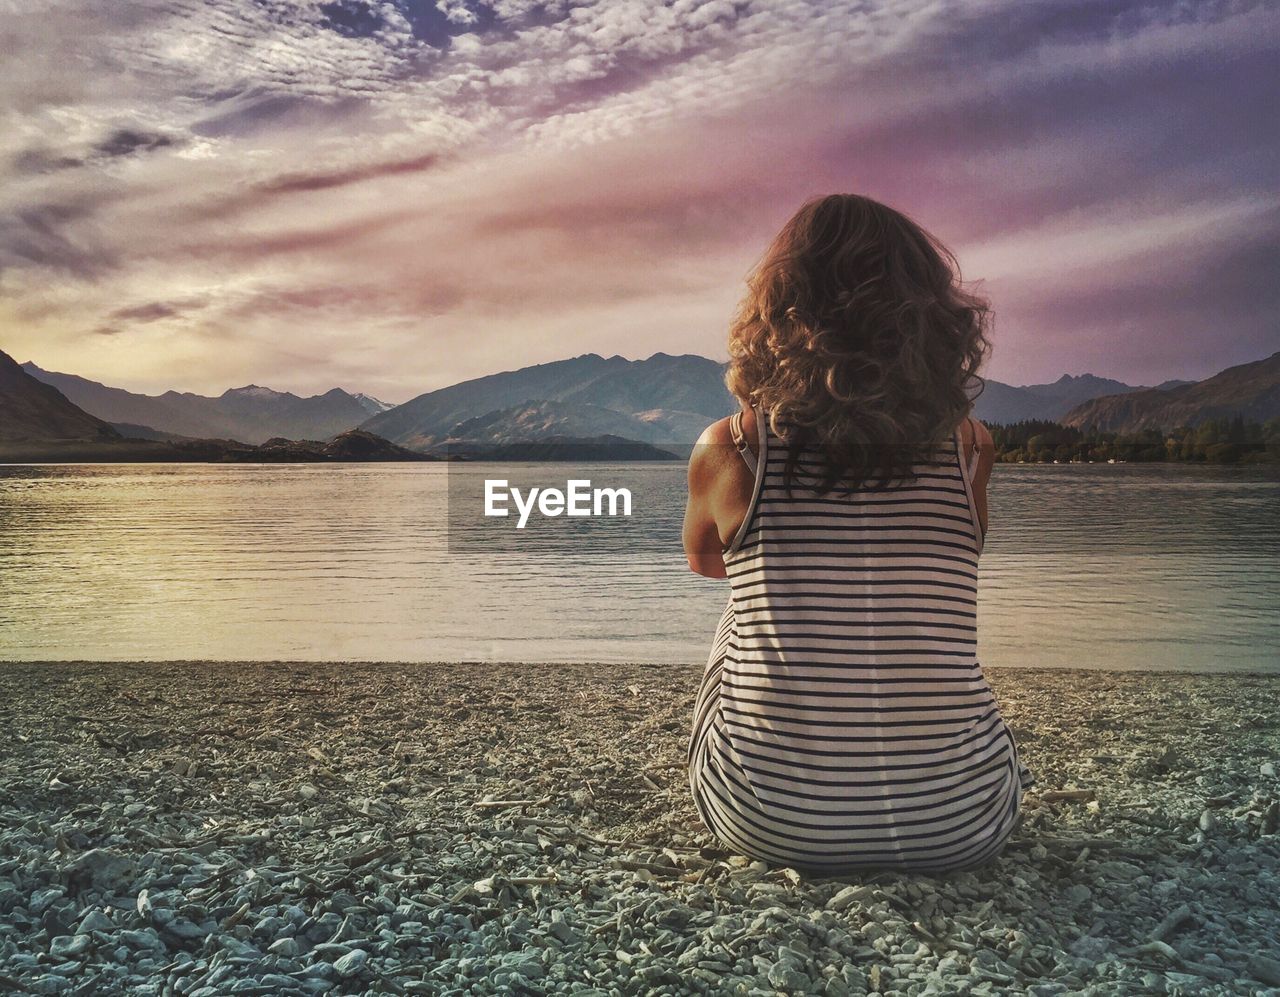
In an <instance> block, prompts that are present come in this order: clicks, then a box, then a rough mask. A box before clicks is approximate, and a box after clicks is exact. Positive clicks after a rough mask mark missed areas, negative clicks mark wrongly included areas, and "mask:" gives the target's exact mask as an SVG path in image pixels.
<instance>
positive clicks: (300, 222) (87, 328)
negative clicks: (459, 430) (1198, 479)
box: [0, 0, 1280, 401]
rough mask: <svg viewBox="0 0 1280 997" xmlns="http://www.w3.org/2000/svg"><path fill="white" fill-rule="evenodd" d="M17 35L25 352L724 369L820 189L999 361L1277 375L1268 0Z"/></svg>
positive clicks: (54, 6)
mask: <svg viewBox="0 0 1280 997" xmlns="http://www.w3.org/2000/svg"><path fill="white" fill-rule="evenodd" d="M20 6H21V7H22V8H25V9H27V10H29V11H30V13H21V12H15V11H14V9H13V7H12V6H11V7H7V8H6V9H5V10H4V11H3V12H0V39H2V40H3V51H4V52H5V59H4V60H3V61H0V96H2V98H3V99H2V100H0V108H3V110H0V117H2V118H3V128H2V129H0V171H2V173H0V181H2V182H0V202H3V207H2V208H0V349H3V350H5V351H6V352H9V353H11V354H12V355H14V356H15V358H16V359H18V360H20V361H22V360H28V359H30V360H35V361H36V362H37V363H38V364H40V365H41V366H43V367H47V368H51V369H56V370H66V371H71V372H74V373H81V374H84V375H86V376H90V377H93V378H95V379H97V380H102V381H105V382H107V383H110V384H117V385H121V386H124V387H129V388H132V389H135V390H142V391H162V390H164V389H167V388H178V389H181V390H192V391H202V392H220V391H221V390H223V389H224V388H227V387H231V386H234V385H240V384H244V383H247V382H250V381H253V382H256V383H259V384H266V385H270V386H272V387H275V388H279V389H290V390H294V391H298V392H303V393H311V392H315V391H322V390H325V389H327V388H329V387H332V386H333V385H341V386H343V387H347V388H350V389H352V390H363V391H368V392H370V393H372V394H375V395H378V396H380V397H384V398H386V399H388V400H391V401H402V400H404V399H406V398H408V397H410V396H412V395H414V394H417V393H418V392H420V391H423V390H428V389H430V388H434V387H439V386H442V385H445V384H449V383H452V382H454V381H457V380H460V379H463V378H466V377H473V376H477V375H480V374H485V373H489V372H491V371H494V370H500V369H508V368H512V367H517V366H522V365H524V364H528V363H539V362H543V361H547V360H554V359H560V358H563V357H566V356H573V355H576V354H580V353H586V352H598V353H604V354H611V353H621V354H623V355H624V356H629V357H640V356H648V355H649V354H650V353H653V352H655V351H657V350H664V351H666V352H669V353H681V352H691V353H703V354H706V355H708V356H712V357H717V358H723V356H724V336H725V328H726V324H727V320H728V318H729V315H730V313H731V311H732V308H733V305H734V303H735V302H736V300H737V299H738V297H739V295H740V293H741V289H742V279H743V276H744V275H745V273H746V272H747V270H748V269H749V268H750V267H751V265H752V263H753V262H754V261H755V260H756V259H757V257H758V256H759V254H760V252H761V251H762V249H763V248H764V246H765V244H766V243H767V241H768V240H769V238H771V236H772V235H773V234H774V232H775V231H776V230H777V229H778V227H779V226H780V225H781V224H782V223H783V222H784V221H785V220H786V219H787V217H788V216H789V215H790V214H791V213H792V212H793V211H794V210H795V209H796V208H797V207H798V206H799V204H800V203H801V202H802V201H803V200H804V199H805V198H807V197H809V196H812V195H815V194H821V193H828V192H831V191H837V190H843V191H858V192H862V193H867V194H870V195H871V196H873V197H878V198H880V199H882V200H885V201H887V202H888V203H890V204H893V205H894V206H896V207H899V208H901V209H902V210H905V211H906V212H908V213H909V214H911V215H913V216H914V217H915V218H916V219H917V220H919V221H920V222H921V223H923V224H924V225H925V226H926V227H927V228H930V229H931V230H933V231H934V232H935V233H936V234H937V235H938V236H940V237H941V238H942V239H943V240H944V241H945V242H947V243H948V244H950V245H951V246H952V248H953V249H954V250H955V252H956V253H957V255H958V256H959V258H960V262H961V265H962V267H963V269H964V273H965V276H966V278H968V279H971V280H981V281H983V282H984V284H985V288H986V291H987V293H988V294H989V295H990V296H991V297H992V299H993V301H994V304H995V308H996V334H995V350H994V354H993V357H992V362H991V364H990V366H989V368H988V369H987V371H986V373H987V375H988V376H989V377H992V378H995V379H997V380H1001V381H1006V382H1009V383H1013V384H1024V383H1031V382H1038V381H1046V380H1054V379H1056V378H1057V377H1058V376H1059V375H1061V374H1063V373H1073V374H1079V373H1083V372H1086V371H1090V372H1093V373H1096V374H1100V375H1105V376H1111V377H1117V378H1120V379H1122V380H1125V381H1128V382H1129V383H1133V384H1154V383H1157V382H1159V381H1162V380H1165V379H1167V378H1175V377H1177V378H1199V377H1204V376H1207V375H1208V374H1211V373H1213V372H1215V371H1217V370H1220V369H1222V368H1223V367H1226V366H1230V365H1232V364H1235V363H1241V362H1244V361H1248V360H1253V359H1257V358H1259V357H1262V356H1266V355H1268V354H1270V353H1272V352H1274V351H1275V350H1276V349H1280V323H1278V322H1277V318H1276V316H1277V312H1278V311H1280V307H1278V306H1280V281H1278V280H1277V271H1278V270H1280V267H1278V266H1277V261H1278V259H1280V257H1278V253H1277V250H1278V249H1280V197H1278V196H1277V171H1278V164H1277V152H1278V151H1280V125H1278V122H1280V115H1277V114H1276V113H1275V101H1274V90H1275V81H1276V79H1277V78H1278V77H1280V58H1278V56H1277V53H1278V52H1280V11H1277V8H1276V6H1275V5H1274V4H1249V3H1239V4H1227V3H1224V4H1218V3H1198V4H1168V5H1160V4H1154V5H1153V4H1147V3H1143V4H1132V5H1130V4H1126V3H1124V2H1106V3H1077V2H1071V3H1054V2H1034V3H1029V2H1026V0H992V2H968V3H946V2H943V3H922V2H918V0H909V2H906V0H904V2H896V3H895V2H881V0H872V2H870V3H850V4H845V3H820V2H811V3H810V2H800V0H779V2H775V3H754V2H728V0H709V2H698V0H672V2H669V3H665V4H658V3H656V2H647V0H646V2H636V3H633V2H629V0H607V2H603V3H599V4H595V5H591V4H584V5H572V4H566V3H547V4H544V3H532V2H528V0H497V2H494V3H491V4H480V3H475V2H471V0H465V2H464V0H441V2H440V3H439V4H438V5H437V4H435V3H431V2H421V0H339V2H333V3H288V4H285V3H276V2H272V0H257V2H251V0H213V2H206V3H177V2H165V3H151V4H142V3H139V4H130V3H125V2H120V3H114V2H113V3H110V4H107V3H101V2H94V0H65V2H51V3H49V4H39V5H36V4H31V5H20Z"/></svg>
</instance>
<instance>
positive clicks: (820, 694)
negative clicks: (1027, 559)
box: [689, 411, 1035, 871]
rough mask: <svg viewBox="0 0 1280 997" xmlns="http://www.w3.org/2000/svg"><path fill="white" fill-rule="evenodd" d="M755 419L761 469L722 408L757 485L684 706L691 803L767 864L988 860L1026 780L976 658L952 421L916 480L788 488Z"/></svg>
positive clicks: (934, 867) (781, 455) (970, 559)
mask: <svg viewBox="0 0 1280 997" xmlns="http://www.w3.org/2000/svg"><path fill="white" fill-rule="evenodd" d="M756 423H757V425H758V427H759V438H760V458H761V459H760V460H759V462H758V464H757V462H756V460H755V458H754V457H753V455H752V454H751V451H750V449H749V448H748V447H747V446H746V443H745V441H744V440H743V439H742V436H741V429H740V423H739V422H738V421H737V419H736V418H735V421H734V436H735V439H736V440H737V441H738V449H739V450H740V451H741V452H742V454H743V457H744V459H746V460H747V463H748V466H751V467H753V468H754V470H755V493H754V496H753V498H752V504H751V507H750V508H749V509H748V512H747V515H746V518H745V519H744V521H743V523H742V527H741V528H740V529H739V531H738V535H737V536H736V537H735V538H734V540H733V543H732V544H731V545H730V546H729V548H728V550H727V551H726V552H725V555H724V562H725V567H726V568H727V570H728V576H729V583H730V587H731V597H730V600H729V605H728V607H727V608H726V609H725V613H724V616H723V618H722V619H721V621H720V626H719V628H718V630H717V632H716V637H715V642H714V646H713V648H712V652H711V656H710V659H709V661H708V663H707V668H706V672H705V675H704V676H703V681H702V685H701V688H700V690H699V693H698V697H697V705H696V707H695V711H694V725H693V734H692V736H691V738H690V742H689V780H690V785H691V788H692V790H693V799H694V803H695V806H696V807H697V810H698V813H699V815H700V816H701V818H702V820H703V822H704V823H705V824H706V826H707V827H708V829H709V830H711V831H712V832H713V833H714V834H715V835H716V836H717V837H718V838H720V839H721V841H723V842H724V843H725V844H726V845H728V846H729V847H731V848H733V849H734V850H735V851H739V852H741V853H743V854H745V855H749V856H753V857H755V858H759V859H763V860H765V861H766V862H769V863H772V864H775V865H789V866H794V867H796V868H802V869H809V870H815V871H837V870H846V869H848V870H853V869H859V868H894V869H918V870H930V871H942V870H950V869H962V868H971V867H974V866H977V865H981V864H983V863H984V862H986V861H988V860H990V859H991V858H993V857H994V856H995V855H996V854H997V853H998V852H999V850H1000V848H1001V846H1002V845H1003V844H1004V842H1005V839H1006V838H1007V837H1008V835H1009V833H1010V831H1012V829H1013V827H1014V824H1015V822H1016V820H1017V817H1018V813H1019V810H1020V808H1021V804H1022V794H1023V791H1024V790H1025V789H1026V788H1028V787H1029V786H1031V785H1033V784H1034V782H1035V780H1034V778H1033V776H1032V775H1031V773H1030V771H1029V770H1028V769H1027V768H1026V767H1025V766H1024V765H1022V763H1021V761H1020V759H1019V755H1018V748H1017V746H1016V744H1015V743H1014V740H1013V736H1012V734H1011V733H1010V732H1009V729H1008V728H1007V727H1006V726H1005V723H1004V720H1003V718H1002V717H1001V715H1000V709H999V707H998V705H997V703H996V699H995V696H994V695H993V693H992V691H991V688H990V686H989V685H988V684H987V680H986V678H985V677H984V675H983V673H982V666H981V664H980V663H979V661H978V658H977V582H978V557H979V555H980V554H981V553H982V546H983V536H982V531H981V528H980V526H979V521H978V515H977V508H976V506H975V505H974V499H973V471H974V467H975V465H976V460H974V461H973V462H972V463H966V462H965V460H964V459H963V456H962V454H961V439H960V434H959V433H958V432H957V433H956V434H955V435H954V437H953V439H952V440H951V441H949V443H948V444H947V445H946V446H945V447H944V448H943V450H942V451H941V452H939V453H937V454H936V455H935V456H934V460H933V461H924V462H922V463H921V464H919V465H917V467H916V472H917V474H918V475H919V477H918V479H917V480H916V482H915V483H914V484H911V485H905V486H902V487H901V488H898V489H894V490H890V491H881V492H875V491H872V490H870V489H866V488H863V489H858V490H855V491H853V492H839V491H836V492H832V493H829V494H827V495H824V496H819V495H817V494H815V493H814V492H812V491H809V490H807V489H805V488H804V487H803V486H801V485H799V484H797V485H796V486H795V487H794V488H793V491H792V495H791V496H788V495H787V492H786V488H785V483H784V478H783V469H784V466H785V462H786V452H785V444H783V442H782V441H781V440H780V439H779V438H778V437H777V436H776V435H775V434H774V432H773V430H772V428H771V427H770V426H769V420H768V419H767V418H766V417H765V416H764V414H763V413H761V412H759V411H757V413H756ZM816 460H817V458H816V455H814V454H802V455H801V462H800V464H799V465H798V467H799V468H800V469H801V470H802V471H803V470H805V469H813V468H814V467H815V465H816Z"/></svg>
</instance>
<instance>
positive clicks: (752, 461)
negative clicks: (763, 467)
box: [729, 410, 759, 474]
mask: <svg viewBox="0 0 1280 997" xmlns="http://www.w3.org/2000/svg"><path fill="white" fill-rule="evenodd" d="M742 415H743V413H742V411H741V410H739V411H737V412H735V413H734V414H733V415H732V416H730V418H729V433H730V434H731V435H732V436H733V445H734V446H735V447H737V449H738V453H739V454H741V456H742V459H743V461H744V462H745V463H746V465H747V468H748V469H749V470H750V471H751V473H752V474H755V473H756V455H755V454H753V453H752V452H751V444H749V443H748V442H747V434H746V433H744V432H743V431H742ZM757 418H759V416H758V415H757Z"/></svg>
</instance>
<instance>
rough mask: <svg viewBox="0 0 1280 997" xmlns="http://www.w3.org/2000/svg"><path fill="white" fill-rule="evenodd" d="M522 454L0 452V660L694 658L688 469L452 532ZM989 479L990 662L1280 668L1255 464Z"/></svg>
mask: <svg viewBox="0 0 1280 997" xmlns="http://www.w3.org/2000/svg"><path fill="white" fill-rule="evenodd" d="M570 470H571V469H569V468H557V467H556V466H555V465H540V466H539V467H538V469H537V471H536V473H537V475H538V476H539V478H540V479H541V480H543V481H544V482H546V483H548V484H552V483H557V482H558V483H561V484H562V483H563V481H564V479H565V477H566V476H575V477H576V476H578V475H579V471H573V472H572V473H571V474H570V473H568V472H570ZM522 473H523V474H525V476H526V477H527V475H528V473H529V470H528V468H525V469H524V470H523V471H521V469H519V468H508V469H506V470H505V472H504V471H503V469H502V468H499V467H496V466H495V465H485V466H480V467H477V466H475V465H470V466H459V465H453V466H452V467H445V466H442V465H406V464H400V465H340V466H324V467H321V466H205V465H192V464H183V465H160V466H154V465H152V466H143V465H107V466H74V465H58V466H54V465H48V466H36V467H24V466H0V659H27V660H31V659H37V660H39V659H92V660H132V659H154V660H161V659H164V660H168V659H190V658H211V659H265V660H285V659H293V660H311V659H339V660H345V659H359V660H397V661H401V660H404V661H443V660H458V659H466V660H525V661H566V660H581V661H689V662H691V663H701V662H702V661H703V660H704V659H705V655H706V651H707V645H708V643H709V641H710V637H711V633H712V630H713V628H714V627H715V624H716V621H717V619H718V617H719V614H720V612H721V610H722V609H723V606H724V603H725V600H726V598H727V588H726V586H725V583H723V582H716V581H711V580H709V579H702V578H698V577H697V576H694V575H692V574H691V573H690V572H689V571H688V570H687V568H686V567H685V565H684V558H683V555H682V553H681V551H680V547H679V523H680V517H681V515H682V512H683V488H684V470H683V468H682V467H680V466H676V465H670V464H662V465H634V464H632V465H619V466H613V467H610V466H596V467H593V468H592V472H591V476H592V478H593V480H595V481H596V482H597V483H608V484H610V485H625V486H627V487H631V488H632V489H633V492H634V496H635V502H636V506H637V508H636V513H637V515H636V517H635V518H634V519H633V520H632V521H629V522H623V521H620V520H612V521H606V520H592V521H582V520H579V521H578V524H579V526H580V527H581V529H580V530H579V532H578V533H574V532H573V531H570V533H568V534H566V533H565V532H555V531H543V532H538V530H537V529H536V526H537V524H536V523H535V524H533V525H532V526H531V528H530V532H529V533H528V534H527V535H522V536H521V538H520V541H519V542H518V543H515V544H512V543H510V542H506V543H497V544H495V543H490V542H488V541H487V540H486V536H487V534H486V533H485V529H482V528H481V526H483V527H484V528H488V527H494V526H497V525H509V524H497V523H496V522H495V521H492V520H491V521H488V522H485V523H478V525H477V527H476V529H475V530H473V531H468V530H466V529H460V528H459V520H458V517H457V516H456V515H455V517H454V528H453V533H452V535H450V533H449V522H450V519H449V517H448V516H447V514H446V513H447V503H448V497H449V493H450V490H449V487H448V479H449V476H450V475H459V474H471V475H480V476H481V477H500V476H505V475H509V476H511V477H513V478H518V477H519V476H520V475H521V474H522ZM459 480H460V479H458V478H455V479H454V481H455V486H456V485H457V483H458V482H459ZM990 494H991V498H990V501H991V508H992V531H991V535H990V537H989V538H988V541H987V547H986V551H985V553H984V555H983V557H982V562H981V582H980V585H981V588H980V600H979V605H980V615H979V641H980V652H981V653H980V657H981V660H982V661H983V663H984V664H986V665H1001V666H1008V665H1012V666H1019V665H1037V666H1086V667H1098V668H1119V669H1129V668H1161V669H1197V670H1200V669H1203V670H1246V669H1247V670H1266V671H1280V612H1278V611H1277V607H1278V606H1280V475H1278V474H1277V472H1275V471H1274V470H1269V469H1261V468H1215V469H1206V468H1196V467H1190V466H1177V465H1168V466H1157V465H1147V466H1143V465H1135V464H1127V465H1084V466H1080V465H1077V466H1070V465H1059V466H1025V465H1019V466H1010V465H1004V466H998V467H997V468H996V471H995V475H994V480H993V482H992V485H991V488H990ZM455 511H456V510H455ZM563 523H564V521H563V520H562V521H561V522H560V525H563ZM582 531H586V532H582ZM505 536H506V539H507V540H508V541H509V540H510V536H511V535H510V534H509V533H508V534H505Z"/></svg>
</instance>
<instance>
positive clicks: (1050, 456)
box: [988, 414, 1280, 464]
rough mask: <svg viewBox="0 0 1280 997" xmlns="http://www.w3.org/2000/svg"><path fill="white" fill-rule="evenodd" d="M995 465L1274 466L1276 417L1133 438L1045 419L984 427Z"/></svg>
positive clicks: (1279, 457)
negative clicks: (1173, 463)
mask: <svg viewBox="0 0 1280 997" xmlns="http://www.w3.org/2000/svg"><path fill="white" fill-rule="evenodd" d="M988 428H989V429H990V430H991V438H992V439H993V440H994V441H995V445H996V460H997V461H1000V462H1003V463H1013V464H1016V463H1018V462H1019V461H1025V462H1027V463H1052V462H1053V461H1055V460H1056V461H1058V462H1059V463H1066V462H1069V461H1091V460H1092V461H1108V460H1113V459H1114V460H1124V461H1134V462H1138V461H1145V462H1151V461H1186V462H1191V463H1206V464H1254V463H1264V462H1270V461H1280V418H1277V419H1269V420H1267V421H1266V422H1262V423H1258V422H1246V421H1245V420H1244V417H1243V416H1241V415H1239V414H1237V415H1234V416H1231V417H1230V418H1216V419H1209V420H1206V421H1205V422H1202V423H1201V424H1200V425H1198V426H1177V427H1175V428H1173V429H1171V430H1168V431H1161V430H1159V429H1141V430H1138V431H1137V432H1134V433H1114V432H1107V431H1104V430H1093V429H1091V430H1087V431H1082V430H1080V429H1077V428H1076V427H1074V426H1063V425H1061V424H1060V423H1056V422H1050V421H1048V420H1045V419H1025V420H1023V421H1021V422H1014V423H1009V424H1006V425H999V424H996V425H990V426H988Z"/></svg>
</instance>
